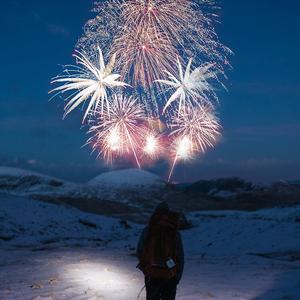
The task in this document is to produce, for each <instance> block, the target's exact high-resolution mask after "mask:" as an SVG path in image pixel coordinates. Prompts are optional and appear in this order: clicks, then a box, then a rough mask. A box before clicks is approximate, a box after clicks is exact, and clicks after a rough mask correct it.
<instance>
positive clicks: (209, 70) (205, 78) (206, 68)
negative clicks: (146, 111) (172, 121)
mask: <svg viewBox="0 0 300 300" xmlns="http://www.w3.org/2000/svg"><path fill="white" fill-rule="evenodd" d="M177 65H178V74H177V76H175V75H173V74H172V73H170V72H169V71H165V73H166V74H167V75H168V77H169V80H162V79H160V80H156V82H159V83H161V84H165V85H167V86H169V90H172V91H174V90H175V92H174V93H173V94H172V95H171V96H170V98H169V99H168V101H167V103H166V104H165V106H164V109H163V113H165V112H166V110H167V109H168V108H169V107H170V106H171V105H172V104H173V103H174V102H178V105H177V111H178V114H180V113H181V112H182V110H183V109H185V108H186V107H193V106H196V107H197V106H198V107H199V106H202V105H203V104H207V103H211V99H215V100H217V99H218V98H217V94H216V93H215V91H214V88H213V86H212V85H211V83H210V80H212V79H214V80H217V81H219V80H218V76H217V71H215V70H214V64H211V63H206V64H203V65H201V66H199V67H198V68H196V69H194V70H193V71H191V66H192V59H190V60H189V62H188V64H187V67H186V69H185V72H183V67H182V64H181V62H180V60H179V58H178V59H177Z"/></svg>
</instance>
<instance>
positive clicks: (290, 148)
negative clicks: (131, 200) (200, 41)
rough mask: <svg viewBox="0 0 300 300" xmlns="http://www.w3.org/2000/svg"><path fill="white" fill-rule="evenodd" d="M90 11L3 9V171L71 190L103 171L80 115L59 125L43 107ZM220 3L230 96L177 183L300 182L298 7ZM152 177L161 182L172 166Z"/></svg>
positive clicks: (12, 3)
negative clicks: (217, 134)
mask: <svg viewBox="0 0 300 300" xmlns="http://www.w3.org/2000/svg"><path fill="white" fill-rule="evenodd" d="M92 2H93V1H89V0H72V1H71V0H65V1H61V0H60V1H58V0H52V1H40V0H6V1H1V11H0V30H1V36H0V40H1V47H0V55H1V75H0V76H1V80H0V88H1V94H0V165H9V166H18V167H24V168H31V169H34V170H38V171H41V172H45V173H49V174H52V175H56V176H59V177H64V178H69V179H71V180H87V179H89V178H91V177H92V176H94V175H96V174H98V173H99V172H101V171H102V170H103V169H105V167H103V165H102V163H101V161H96V159H95V156H91V155H90V149H89V148H88V147H86V148H81V146H82V145H83V144H84V143H85V139H86V133H85V130H84V129H81V130H80V116H81V113H80V112H79V111H78V112H77V113H73V114H71V115H70V116H69V118H67V119H66V120H65V121H62V113H63V103H62V102H61V101H60V100H59V99H57V100H54V101H52V102H48V99H49V96H48V90H49V89H50V84H49V82H50V79H51V77H53V76H55V75H57V74H58V73H59V72H60V71H61V66H60V65H63V64H68V63H72V62H73V59H72V56H71V55H72V52H73V49H74V45H75V43H76V41H77V39H78V38H79V37H80V35H81V34H82V27H83V25H84V23H85V22H86V21H87V20H88V19H89V18H91V17H92V16H93V14H92V13H91V12H90V10H91V8H92ZM220 3H221V5H222V8H223V9H222V12H221V21H222V24H221V25H218V33H219V35H220V39H221V40H222V41H223V42H224V43H225V44H226V45H228V46H229V47H230V48H231V49H232V50H233V51H234V52H235V56H234V57H232V65H233V70H232V71H230V72H229V73H228V77H229V80H228V81H227V82H226V85H227V87H228V90H229V92H228V93H225V92H221V94H220V108H219V111H220V118H221V119H222V123H223V127H224V137H223V140H222V141H221V143H220V144H219V145H217V147H216V149H214V150H210V151H209V152H208V153H207V154H206V155H205V156H204V157H203V158H202V159H201V160H199V161H196V162H195V161H194V162H193V163H188V164H186V165H185V166H179V167H178V169H177V172H176V173H175V178H176V179H177V180H181V181H187V180H189V181H190V180H197V179H201V178H215V177H223V176H241V177H243V178H246V179H251V180H255V181H271V180H279V179H291V180H293V179H300V155H299V148H300V119H299V116H300V75H299V70H300V60H299V53H300V52H299V49H300V1H298V0H285V1H281V0H278V1H271V0H253V1H236V0H223V1H220ZM153 169H154V171H156V172H157V173H160V174H161V175H165V174H166V173H167V171H168V166H167V165H166V164H165V163H159V164H158V165H157V166H155V167H154V168H153Z"/></svg>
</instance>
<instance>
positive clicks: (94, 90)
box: [50, 47, 128, 121]
mask: <svg viewBox="0 0 300 300" xmlns="http://www.w3.org/2000/svg"><path fill="white" fill-rule="evenodd" d="M74 57H75V58H76V59H77V63H78V65H79V66H71V69H66V70H65V71H64V73H63V75H61V76H58V77H56V78H54V79H53V80H52V82H51V83H61V84H62V85H61V86H59V87H57V88H55V89H53V90H52V91H50V93H52V92H58V94H60V93H66V92H69V91H75V92H73V93H72V94H71V95H70V96H68V97H67V99H66V100H67V104H66V106H65V114H64V116H66V115H68V114H69V113H70V112H71V111H72V110H74V109H75V108H76V107H78V106H79V105H81V104H83V103H84V102H85V101H86V100H87V99H90V100H89V104H88V107H87V109H86V111H85V114H84V117H83V121H84V120H85V119H86V117H87V116H88V115H89V114H92V112H93V111H95V110H97V109H99V107H100V108H101V111H103V109H104V107H106V108H107V111H108V112H109V106H110V103H109V98H108V92H109V90H111V89H114V88H118V87H125V86H128V85H127V84H126V83H124V82H122V81H119V80H118V79H119V78H120V75H119V74H114V73H113V67H114V63H115V56H112V58H111V60H110V62H109V63H108V64H107V66H105V63H104V58H103V54H102V51H101V49H100V47H98V50H97V54H96V55H95V56H94V57H95V59H94V60H93V59H92V57H89V56H88V55H87V54H86V53H84V52H80V51H76V54H74Z"/></svg>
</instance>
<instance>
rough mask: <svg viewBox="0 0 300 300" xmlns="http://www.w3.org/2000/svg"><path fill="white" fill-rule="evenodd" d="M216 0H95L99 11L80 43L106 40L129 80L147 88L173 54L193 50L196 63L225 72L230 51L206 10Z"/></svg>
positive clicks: (169, 64) (91, 44)
mask: <svg viewBox="0 0 300 300" xmlns="http://www.w3.org/2000/svg"><path fill="white" fill-rule="evenodd" d="M213 2H214V1H210V0H206V1H202V0H197V1H189V0H182V1H174V0H139V1H136V0H126V1H125V0H107V1H105V2H104V3H103V2H99V3H97V4H96V8H95V11H96V12H98V16H97V17H96V18H95V19H93V20H90V21H89V22H88V23H87V24H86V26H85V35H84V36H83V37H82V38H81V39H80V43H79V45H80V47H84V48H88V49H90V48H94V45H95V44H96V43H99V41H100V42H103V44H105V45H107V49H108V53H110V54H112V53H115V51H116V52H117V53H118V55H120V57H119V59H118V62H117V65H118V68H119V69H120V73H121V74H122V75H123V76H127V79H128V82H130V83H131V84H132V85H133V86H138V85H139V84H141V85H142V86H143V87H144V88H145V87H146V88H148V87H149V86H151V84H152V83H153V80H155V79H159V78H162V76H161V75H163V74H162V71H163V70H164V69H166V70H168V71H169V72H172V70H173V68H174V66H173V65H174V64H173V63H172V62H173V61H174V58H176V56H177V55H178V54H179V53H180V55H181V57H182V59H183V60H187V59H188V58H189V57H191V56H194V57H195V59H196V60H197V61H196V63H197V64H200V62H202V61H203V60H205V61H209V62H213V63H215V64H216V68H217V69H219V70H220V72H221V73H223V66H224V64H228V63H225V62H228V59H227V57H228V56H229V55H230V54H231V51H230V50H229V49H228V48H227V47H225V46H224V45H222V43H220V41H219V39H218V36H217V34H216V32H215V29H214V26H213V23H214V22H213V19H214V18H216V14H213V13H212V14H204V12H203V8H204V7H205V8H207V10H210V9H211V8H212V7H213V6H214V5H213Z"/></svg>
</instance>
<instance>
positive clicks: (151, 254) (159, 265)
mask: <svg viewBox="0 0 300 300" xmlns="http://www.w3.org/2000/svg"><path fill="white" fill-rule="evenodd" d="M178 228H179V215H178V214H177V213H175V212H173V211H171V210H170V209H169V206H168V204H167V203H166V202H162V203H161V204H159V205H158V206H157V208H156V210H155V212H154V213H153V215H152V216H151V218H150V221H149V224H148V226H147V227H145V229H144V230H143V232H142V234H141V236H140V239H139V242H138V246H137V257H138V259H139V264H138V268H139V269H141V270H142V271H143V273H144V275H145V285H146V293H147V300H175V298H176V289H177V285H178V283H179V281H180V280H181V277H182V273H183V267H184V252H183V245H182V240H181V235H180V232H179V230H178Z"/></svg>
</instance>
